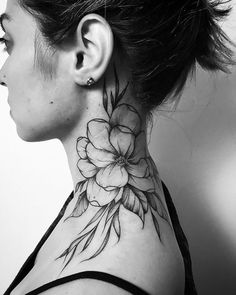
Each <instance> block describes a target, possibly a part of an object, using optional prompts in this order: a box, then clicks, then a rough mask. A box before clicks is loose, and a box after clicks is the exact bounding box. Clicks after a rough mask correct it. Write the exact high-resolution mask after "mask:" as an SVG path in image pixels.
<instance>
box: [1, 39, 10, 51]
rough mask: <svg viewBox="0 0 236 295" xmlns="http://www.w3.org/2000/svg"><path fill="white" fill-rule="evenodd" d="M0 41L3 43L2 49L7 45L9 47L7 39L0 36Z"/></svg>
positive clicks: (5, 48)
mask: <svg viewBox="0 0 236 295" xmlns="http://www.w3.org/2000/svg"><path fill="white" fill-rule="evenodd" d="M0 43H1V44H4V48H3V51H7V49H8V47H9V41H8V40H7V39H5V38H0Z"/></svg>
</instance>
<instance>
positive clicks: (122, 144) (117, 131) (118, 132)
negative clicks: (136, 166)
mask: <svg viewBox="0 0 236 295" xmlns="http://www.w3.org/2000/svg"><path fill="white" fill-rule="evenodd" d="M134 141H135V135H134V134H133V133H132V132H131V131H130V129H129V128H127V127H124V126H115V127H114V128H113V129H112V130H111V134H110V142H111V144H112V145H113V146H114V148H115V149H116V150H117V152H118V153H119V154H120V155H122V156H125V157H126V158H128V157H129V156H130V155H131V154H132V152H133V150H134Z"/></svg>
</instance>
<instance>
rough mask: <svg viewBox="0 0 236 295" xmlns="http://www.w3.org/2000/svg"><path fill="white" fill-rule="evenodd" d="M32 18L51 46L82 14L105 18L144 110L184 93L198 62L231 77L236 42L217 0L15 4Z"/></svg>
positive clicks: (28, 0) (41, 0)
mask: <svg viewBox="0 0 236 295" xmlns="http://www.w3.org/2000/svg"><path fill="white" fill-rule="evenodd" d="M18 1H19V4H20V6H21V7H22V8H24V9H25V10H27V11H28V12H29V13H30V14H32V15H33V16H34V17H35V19H36V21H37V23H38V25H39V29H40V31H41V32H42V35H43V36H44V37H45V39H46V41H47V42H48V44H49V45H50V46H51V47H54V48H55V47H57V46H59V45H60V44H62V43H63V42H65V41H66V40H67V38H68V37H70V36H73V34H74V32H75V31H76V28H77V25H78V23H79V21H80V20H81V19H82V17H84V16H85V15H86V14H89V13H97V14H99V15H101V16H103V17H104V18H105V19H106V20H107V22H108V23H109V25H110V26H111V29H112V31H113V34H114V39H115V48H116V49H118V51H119V52H120V53H122V54H124V55H125V56H126V57H127V62H128V63H129V67H130V69H131V74H132V81H131V82H132V85H133V86H134V90H135V94H136V97H137V99H138V101H139V102H140V103H141V104H142V105H143V107H144V108H145V109H146V110H147V111H151V110H153V109H154V108H155V107H156V106H159V105H160V104H161V103H162V102H163V101H166V100H167V99H169V98H176V99H179V97H180V96H181V94H182V91H183V89H184V85H185V83H186V81H187V78H188V76H189V74H193V73H194V70H195V66H196V62H197V63H198V64H200V66H202V68H203V69H205V70H210V71H218V70H221V71H223V72H226V73H230V71H229V69H228V67H229V66H230V65H235V64H236V63H235V61H234V60H233V51H232V50H231V49H230V47H229V45H234V46H235V44H234V43H233V42H232V41H231V40H230V39H229V37H228V36H227V35H226V34H225V33H224V32H223V30H222V29H221V28H220V26H219V24H218V21H220V20H223V19H224V18H225V17H226V16H228V15H229V13H230V11H231V9H232V7H230V6H227V8H223V7H222V5H223V4H226V3H228V2H230V0H228V1H225V2H223V1H221V0H214V1H210V0H168V1H167V0H129V1H127V0H103V1H102V0H18Z"/></svg>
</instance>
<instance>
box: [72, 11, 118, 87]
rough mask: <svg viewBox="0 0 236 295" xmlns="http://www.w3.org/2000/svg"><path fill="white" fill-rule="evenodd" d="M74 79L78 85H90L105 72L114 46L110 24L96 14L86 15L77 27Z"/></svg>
mask: <svg viewBox="0 0 236 295" xmlns="http://www.w3.org/2000/svg"><path fill="white" fill-rule="evenodd" d="M76 34H77V36H76V37H77V41H78V42H77V46H76V48H74V51H75V56H76V62H75V64H74V79H75V82H76V83H77V84H79V85H80V86H86V85H87V86H91V85H93V84H95V83H96V82H97V81H99V80H100V78H101V77H102V76H103V74H104V73H105V71H106V69H107V67H108V65H109V62H110V59H111V56H112V53H113V47H114V39H113V34H112V30H111V27H110V25H109V24H108V23H107V21H106V20H105V19H104V18H103V17H101V16H99V15H97V14H89V15H86V16H85V17H84V18H83V19H82V20H81V21H80V23H79V25H78V27H77V31H76Z"/></svg>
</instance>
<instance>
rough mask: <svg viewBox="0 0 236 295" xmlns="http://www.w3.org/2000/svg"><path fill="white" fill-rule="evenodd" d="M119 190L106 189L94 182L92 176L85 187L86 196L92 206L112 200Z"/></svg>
mask: <svg viewBox="0 0 236 295" xmlns="http://www.w3.org/2000/svg"><path fill="white" fill-rule="evenodd" d="M119 191H120V189H114V190H112V191H106V190H104V189H103V188H102V187H101V186H99V185H98V184H97V183H96V181H95V179H94V178H90V179H89V181H88V187H87V198H88V201H89V202H90V204H91V205H92V206H95V207H100V206H104V205H107V204H108V203H110V202H111V201H112V200H114V199H115V198H116V196H117V195H118V194H119Z"/></svg>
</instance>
